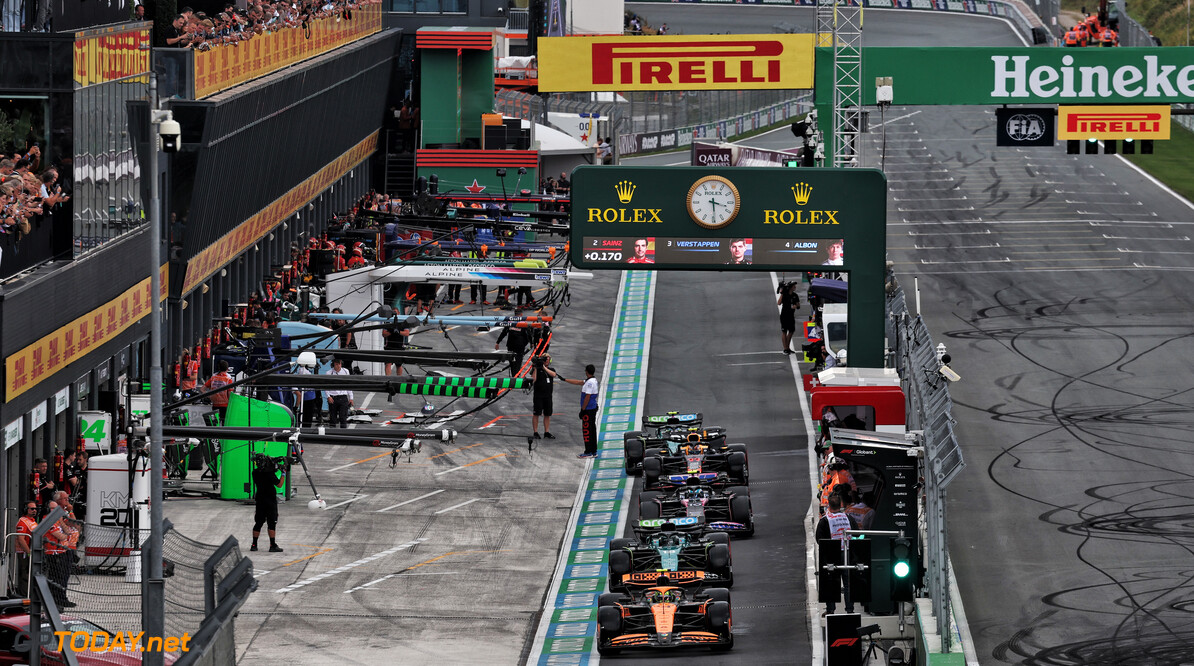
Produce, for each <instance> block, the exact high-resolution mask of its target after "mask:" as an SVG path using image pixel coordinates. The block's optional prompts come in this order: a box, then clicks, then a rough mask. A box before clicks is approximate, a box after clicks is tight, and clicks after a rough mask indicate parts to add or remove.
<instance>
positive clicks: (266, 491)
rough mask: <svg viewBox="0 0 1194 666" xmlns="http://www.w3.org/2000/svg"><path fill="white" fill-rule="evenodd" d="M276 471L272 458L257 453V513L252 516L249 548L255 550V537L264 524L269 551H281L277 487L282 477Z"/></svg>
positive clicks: (255, 465) (254, 486) (255, 470)
mask: <svg viewBox="0 0 1194 666" xmlns="http://www.w3.org/2000/svg"><path fill="white" fill-rule="evenodd" d="M278 472H279V470H278V465H277V463H276V462H274V459H273V458H269V457H266V456H264V455H261V454H258V455H257V457H256V458H255V459H254V461H253V488H254V495H253V499H255V500H256V501H257V513H256V514H255V515H254V516H253V545H252V546H250V547H249V550H257V539H258V537H260V536H261V526H262V525H263V524H264V525H266V527H267V528H268V530H269V532H268V534H269V552H271V553H280V552H282V548H281V547H280V546H278V540H277V529H278V491H277V488H281V487H282V479H283V477H282V476H281V475H279V474H278Z"/></svg>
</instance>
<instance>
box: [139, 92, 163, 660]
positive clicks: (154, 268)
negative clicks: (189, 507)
mask: <svg viewBox="0 0 1194 666" xmlns="http://www.w3.org/2000/svg"><path fill="white" fill-rule="evenodd" d="M167 117H168V114H162V113H161V112H159V111H158V79H157V73H156V72H150V74H149V137H148V138H149V179H150V181H149V247H150V251H149V257H150V266H149V318H150V328H149V357H150V363H149V464H150V472H149V541H148V542H147V548H146V550H147V556H148V559H149V571H147V572H146V573H147V574H148V575H147V576H146V577H145V578H144V579H142V583H141V586H142V587H141V590H142V591H141V628H142V629H143V630H144V631H145V634H146V641H145V643H143V644H144V645H152V643H151V642H150V640H149V639H151V638H154V637H160V638H161V641H159V642H158V645H159V646H161V645H164V641H165V638H166V637H165V630H166V600H165V595H164V592H165V580H164V579H163V578H162V391H163V390H164V388H165V387H164V386H163V385H162V301H161V293H162V284H161V282H162V278H161V266H162V262H161V245H162V229H161V224H162V216H161V203H162V202H161V194H160V192H159V191H158V190H159V188H160V174H159V173H158V151H159V150H160V147H159V145H158V134H159V130H160V129H161V122H162V120H164V119H166V118H167ZM141 656H142V659H143V660H144V663H145V664H146V666H162V665H163V651H162V650H161V649H158V650H146V651H144V652H142V653H141Z"/></svg>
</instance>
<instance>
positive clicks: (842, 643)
mask: <svg viewBox="0 0 1194 666" xmlns="http://www.w3.org/2000/svg"><path fill="white" fill-rule="evenodd" d="M857 642H858V639H857V638H839V639H837V640H836V641H834V642H833V643H832V644H831V645H830V646H829V647H830V648H831V649H832V648H835V647H850V646H851V645H854V644H855V643H857Z"/></svg>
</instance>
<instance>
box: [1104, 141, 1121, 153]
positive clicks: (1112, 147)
mask: <svg viewBox="0 0 1194 666" xmlns="http://www.w3.org/2000/svg"><path fill="white" fill-rule="evenodd" d="M1117 147H1118V142H1117V141H1116V140H1115V139H1105V140H1104V141H1103V154H1104V155H1114V154H1115V152H1116V148H1117Z"/></svg>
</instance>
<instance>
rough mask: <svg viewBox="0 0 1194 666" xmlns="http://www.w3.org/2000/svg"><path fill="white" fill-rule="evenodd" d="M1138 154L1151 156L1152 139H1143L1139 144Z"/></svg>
mask: <svg viewBox="0 0 1194 666" xmlns="http://www.w3.org/2000/svg"><path fill="white" fill-rule="evenodd" d="M1140 154H1141V155H1152V154H1153V140H1152V139H1145V140H1143V141H1141V142H1140Z"/></svg>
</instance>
